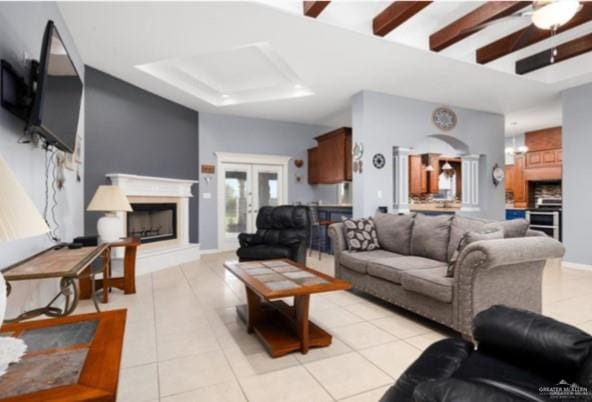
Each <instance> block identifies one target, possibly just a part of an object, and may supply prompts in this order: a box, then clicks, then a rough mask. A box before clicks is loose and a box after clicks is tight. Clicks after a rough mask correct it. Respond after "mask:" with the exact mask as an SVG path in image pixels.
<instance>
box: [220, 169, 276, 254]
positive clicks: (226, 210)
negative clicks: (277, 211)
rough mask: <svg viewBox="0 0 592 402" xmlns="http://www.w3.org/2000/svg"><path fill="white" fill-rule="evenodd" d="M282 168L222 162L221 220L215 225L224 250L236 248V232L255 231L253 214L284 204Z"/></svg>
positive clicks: (254, 215)
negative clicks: (261, 209)
mask: <svg viewBox="0 0 592 402" xmlns="http://www.w3.org/2000/svg"><path fill="white" fill-rule="evenodd" d="M283 169H284V166H283V165H273V164H252V163H222V164H221V171H220V176H219V179H221V180H222V181H223V183H222V184H223V186H224V188H223V189H222V193H223V199H219V200H218V201H219V202H222V203H223V205H222V208H223V211H222V221H221V222H218V230H219V231H220V232H219V233H222V236H221V240H222V244H221V245H219V248H221V249H224V250H229V249H235V248H237V247H238V235H239V233H243V232H246V233H253V232H255V230H256V225H255V223H256V221H257V213H258V212H259V208H261V207H263V206H267V205H270V206H277V205H281V204H283V203H285V201H286V200H284V193H285V192H284V190H285V189H284V188H283V186H284V185H285V183H284V182H283V181H284V179H283V177H284V175H283Z"/></svg>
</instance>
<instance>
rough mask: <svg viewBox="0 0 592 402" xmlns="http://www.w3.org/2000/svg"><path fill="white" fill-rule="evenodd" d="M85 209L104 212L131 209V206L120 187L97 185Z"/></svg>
mask: <svg viewBox="0 0 592 402" xmlns="http://www.w3.org/2000/svg"><path fill="white" fill-rule="evenodd" d="M86 210H87V211H104V212H119V211H131V210H132V206H131V205H130V203H129V201H128V200H127V197H126V196H125V194H124V193H123V191H122V190H121V188H119V187H117V186H99V188H98V189H97V192H96V193H95V195H94V196H93V198H92V200H90V203H89V204H88V207H87V208H86Z"/></svg>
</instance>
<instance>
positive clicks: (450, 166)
mask: <svg viewBox="0 0 592 402" xmlns="http://www.w3.org/2000/svg"><path fill="white" fill-rule="evenodd" d="M452 169H454V168H453V167H452V165H451V164H450V163H448V162H446V163H445V164H444V166H442V170H452Z"/></svg>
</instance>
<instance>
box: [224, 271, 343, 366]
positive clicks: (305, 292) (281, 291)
mask: <svg viewBox="0 0 592 402" xmlns="http://www.w3.org/2000/svg"><path fill="white" fill-rule="evenodd" d="M224 267H226V269H228V270H229V271H230V272H232V273H233V274H234V275H236V276H237V277H238V278H239V279H240V280H241V281H243V283H244V284H245V289H246V292H247V304H246V305H244V304H243V305H241V306H237V307H236V309H237V313H238V316H239V317H240V318H241V319H242V320H243V321H244V322H245V323H246V325H247V332H249V333H253V332H254V333H255V334H256V335H257V337H259V339H260V340H261V341H262V342H263V345H264V346H265V348H266V349H267V351H268V352H269V354H271V356H273V357H279V356H283V355H285V354H288V353H291V352H294V351H297V350H299V351H300V352H302V353H303V354H306V353H307V352H308V350H309V348H311V347H325V346H329V345H330V344H331V339H332V337H331V334H329V333H328V332H326V331H324V330H323V329H322V328H320V327H319V326H318V325H315V324H314V323H312V322H310V321H309V320H308V309H309V301H310V295H311V294H313V293H322V292H331V291H334V290H344V289H350V288H351V284H350V283H348V282H346V281H344V280H341V279H335V278H333V277H331V276H328V275H325V274H323V273H321V272H318V271H315V270H313V269H310V268H308V267H306V266H304V265H302V264H297V263H295V262H293V261H290V260H268V261H251V262H236V261H229V262H226V263H225V264H224ZM285 297H294V305H293V306H291V305H289V304H287V303H285V302H284V301H283V300H274V299H281V298H285Z"/></svg>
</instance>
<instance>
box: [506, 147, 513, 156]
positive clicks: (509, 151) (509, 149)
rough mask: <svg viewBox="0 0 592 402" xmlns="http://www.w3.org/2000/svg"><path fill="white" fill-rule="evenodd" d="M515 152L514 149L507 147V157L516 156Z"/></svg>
mask: <svg viewBox="0 0 592 402" xmlns="http://www.w3.org/2000/svg"><path fill="white" fill-rule="evenodd" d="M514 153H515V151H514V147H507V148H506V154H507V155H514Z"/></svg>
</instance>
